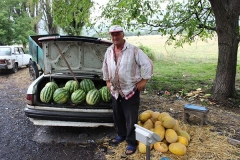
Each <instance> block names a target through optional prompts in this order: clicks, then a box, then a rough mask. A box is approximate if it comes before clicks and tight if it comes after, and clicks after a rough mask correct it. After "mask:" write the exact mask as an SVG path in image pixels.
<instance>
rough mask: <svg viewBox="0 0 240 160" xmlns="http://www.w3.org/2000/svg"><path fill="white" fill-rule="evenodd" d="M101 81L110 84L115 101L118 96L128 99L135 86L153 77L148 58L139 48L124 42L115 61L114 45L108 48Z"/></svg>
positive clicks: (151, 66) (151, 65)
mask: <svg viewBox="0 0 240 160" xmlns="http://www.w3.org/2000/svg"><path fill="white" fill-rule="evenodd" d="M102 70H103V80H105V81H107V80H109V81H110V83H111V93H112V95H113V96H114V97H115V98H116V99H117V98H118V96H119V94H120V95H121V96H122V97H125V99H129V98H130V97H131V96H133V95H134V93H135V91H136V84H137V83H138V82H139V81H141V80H142V79H150V78H151V77H152V75H153V64H152V61H151V59H150V58H148V56H147V55H146V54H145V53H144V52H143V51H142V50H141V49H139V48H137V47H136V46H134V45H131V44H129V43H127V42H126V41H125V43H124V47H123V49H122V51H121V53H120V54H119V56H118V60H117V61H116V60H115V55H114V45H111V46H110V47H108V49H107V51H106V53H105V57H104V61H103V68H102Z"/></svg>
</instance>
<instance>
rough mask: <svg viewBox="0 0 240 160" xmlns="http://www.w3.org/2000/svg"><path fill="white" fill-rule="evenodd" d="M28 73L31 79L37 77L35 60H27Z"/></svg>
mask: <svg viewBox="0 0 240 160" xmlns="http://www.w3.org/2000/svg"><path fill="white" fill-rule="evenodd" d="M29 75H30V79H31V80H35V79H37V78H38V77H39V71H38V66H37V64H36V62H35V61H29Z"/></svg>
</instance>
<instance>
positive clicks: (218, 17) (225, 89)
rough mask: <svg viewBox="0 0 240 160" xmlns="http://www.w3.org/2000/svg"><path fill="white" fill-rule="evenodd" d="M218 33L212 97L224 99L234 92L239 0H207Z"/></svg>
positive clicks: (218, 99) (219, 99)
mask: <svg viewBox="0 0 240 160" xmlns="http://www.w3.org/2000/svg"><path fill="white" fill-rule="evenodd" d="M209 1H210V3H211V6H212V9H213V12H214V15H215V21H216V29H217V35H218V65H217V72H216V77H215V82H214V85H213V95H212V98H213V99H214V100H217V101H224V100H226V99H227V98H229V97H232V96H233V95H234V92H235V79H236V66H237V52H238V44H239V24H238V21H239V13H240V12H239V10H240V9H239V8H240V1H239V0H209Z"/></svg>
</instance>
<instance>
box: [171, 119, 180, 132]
mask: <svg viewBox="0 0 240 160" xmlns="http://www.w3.org/2000/svg"><path fill="white" fill-rule="evenodd" d="M172 129H173V130H174V131H178V130H181V127H180V126H179V121H178V120H176V124H175V126H174V127H173V128H172Z"/></svg>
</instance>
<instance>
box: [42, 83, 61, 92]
mask: <svg viewBox="0 0 240 160" xmlns="http://www.w3.org/2000/svg"><path fill="white" fill-rule="evenodd" d="M46 86H50V87H52V88H53V90H54V91H55V90H56V89H58V85H57V83H55V82H53V81H52V82H48V83H46V85H45V87H46Z"/></svg>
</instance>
